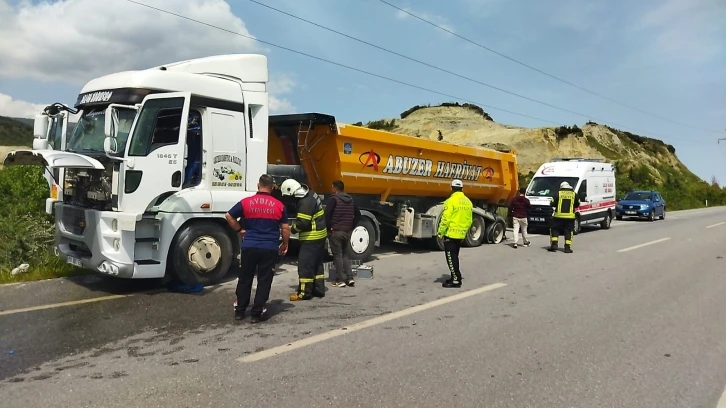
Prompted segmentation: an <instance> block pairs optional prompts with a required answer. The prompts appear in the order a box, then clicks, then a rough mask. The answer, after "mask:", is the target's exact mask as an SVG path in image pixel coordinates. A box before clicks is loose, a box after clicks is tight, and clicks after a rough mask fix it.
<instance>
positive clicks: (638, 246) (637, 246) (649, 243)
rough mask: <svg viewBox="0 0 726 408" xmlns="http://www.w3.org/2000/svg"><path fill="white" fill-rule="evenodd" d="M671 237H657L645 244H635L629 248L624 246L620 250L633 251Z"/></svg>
mask: <svg viewBox="0 0 726 408" xmlns="http://www.w3.org/2000/svg"><path fill="white" fill-rule="evenodd" d="M669 239H671V237H666V238H661V239H656V240H655V241H650V242H646V243H644V244H640V245H635V246H631V247H628V248H623V249H621V250H619V251H618V252H628V251H632V250H634V249H639V248H643V247H647V246H649V245H653V244H657V243H660V242H664V241H668V240H669Z"/></svg>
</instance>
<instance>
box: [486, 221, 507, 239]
mask: <svg viewBox="0 0 726 408" xmlns="http://www.w3.org/2000/svg"><path fill="white" fill-rule="evenodd" d="M506 231H507V222H506V221H505V220H504V219H503V218H501V217H497V218H496V220H495V221H494V222H492V223H491V224H489V227H488V228H487V230H486V237H487V243H489V244H499V243H501V242H502V240H503V239H504V233H505V232H506Z"/></svg>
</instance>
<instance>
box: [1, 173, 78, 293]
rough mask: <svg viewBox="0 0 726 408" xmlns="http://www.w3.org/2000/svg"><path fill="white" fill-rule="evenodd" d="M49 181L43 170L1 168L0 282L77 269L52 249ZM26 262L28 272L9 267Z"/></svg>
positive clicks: (72, 271) (54, 274)
mask: <svg viewBox="0 0 726 408" xmlns="http://www.w3.org/2000/svg"><path fill="white" fill-rule="evenodd" d="M46 198H48V184H47V182H46V181H45V178H43V170H42V169H41V168H38V167H33V166H13V167H7V168H5V169H2V170H0V282H7V281H13V280H28V279H44V278H50V277H56V276H65V275H69V274H73V273H78V272H79V271H77V270H75V268H73V267H71V266H68V265H66V264H65V263H63V262H60V261H59V260H58V259H57V258H55V256H54V255H53V254H52V253H51V250H50V249H51V247H52V245H53V242H54V232H55V230H54V221H53V219H52V218H51V216H50V215H48V214H46V212H45V199H46ZM23 263H27V264H28V265H29V266H30V268H29V271H30V272H29V273H28V274H21V275H18V276H15V277H14V276H12V275H11V273H10V272H11V271H12V270H13V269H14V268H15V267H17V266H19V265H21V264H23Z"/></svg>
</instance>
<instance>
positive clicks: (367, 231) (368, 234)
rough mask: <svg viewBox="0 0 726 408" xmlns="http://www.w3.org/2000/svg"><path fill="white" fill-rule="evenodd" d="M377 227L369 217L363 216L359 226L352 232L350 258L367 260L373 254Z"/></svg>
mask: <svg viewBox="0 0 726 408" xmlns="http://www.w3.org/2000/svg"><path fill="white" fill-rule="evenodd" d="M375 242H376V228H375V226H374V225H373V222H372V221H371V220H369V219H368V218H367V217H361V220H360V221H359V222H358V226H357V227H355V228H354V229H353V231H352V232H351V233H350V249H351V251H350V259H353V260H356V261H361V262H365V261H367V260H368V258H370V257H371V255H373V249H374V246H375Z"/></svg>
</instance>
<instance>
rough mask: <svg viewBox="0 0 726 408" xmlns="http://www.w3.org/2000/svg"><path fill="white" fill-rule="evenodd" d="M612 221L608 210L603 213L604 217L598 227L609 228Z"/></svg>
mask: <svg viewBox="0 0 726 408" xmlns="http://www.w3.org/2000/svg"><path fill="white" fill-rule="evenodd" d="M612 222H613V215H612V214H611V213H610V211H608V212H607V214H605V219H604V220H603V221H602V222H601V223H600V228H602V229H610V224H611V223H612Z"/></svg>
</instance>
